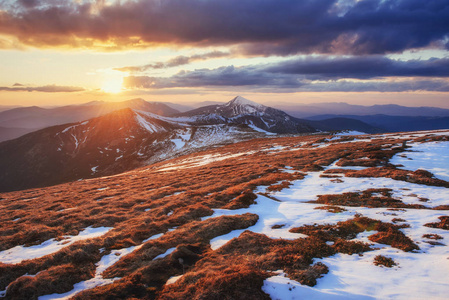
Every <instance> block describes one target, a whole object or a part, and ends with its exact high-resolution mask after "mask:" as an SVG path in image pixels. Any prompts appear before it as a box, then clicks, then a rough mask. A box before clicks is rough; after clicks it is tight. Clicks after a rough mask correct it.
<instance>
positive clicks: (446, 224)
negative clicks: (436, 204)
mask: <svg viewBox="0 0 449 300" xmlns="http://www.w3.org/2000/svg"><path fill="white" fill-rule="evenodd" d="M438 219H440V222H434V223H427V224H424V226H427V227H431V228H439V229H444V230H449V216H441V217H438Z"/></svg>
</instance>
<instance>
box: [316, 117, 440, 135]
mask: <svg viewBox="0 0 449 300" xmlns="http://www.w3.org/2000/svg"><path fill="white" fill-rule="evenodd" d="M330 118H350V119H353V120H359V121H362V122H365V123H367V124H370V125H372V126H374V127H378V128H382V129H384V131H389V132H397V131H415V130H435V129H448V128H449V117H423V116H420V117H410V116H408V117H407V116H386V115H371V116H357V115H318V116H313V117H310V118H307V119H309V120H315V121H320V122H323V120H326V119H330Z"/></svg>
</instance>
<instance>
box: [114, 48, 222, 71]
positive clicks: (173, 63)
mask: <svg viewBox="0 0 449 300" xmlns="http://www.w3.org/2000/svg"><path fill="white" fill-rule="evenodd" d="M229 55H230V54H229V52H222V51H212V52H208V53H205V54H196V55H192V56H184V55H180V56H176V57H174V58H172V59H170V60H168V61H166V62H155V63H151V64H147V65H143V66H131V67H122V68H115V69H114V70H117V71H122V72H131V73H138V72H145V71H147V70H151V69H166V68H172V67H178V66H182V65H187V64H190V63H192V62H194V61H200V60H207V59H211V58H220V57H226V56H229Z"/></svg>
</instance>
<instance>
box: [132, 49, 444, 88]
mask: <svg viewBox="0 0 449 300" xmlns="http://www.w3.org/2000/svg"><path fill="white" fill-rule="evenodd" d="M429 77H430V78H429ZM447 77H449V59H429V60H410V61H399V60H392V59H388V58H385V57H380V56H369V57H346V58H333V59H330V58H326V57H310V58H307V59H304V58H301V59H294V60H288V61H284V62H280V63H273V64H269V65H267V64H265V65H255V66H244V67H234V66H228V67H220V68H216V69H198V70H194V71H181V72H179V73H178V74H176V75H174V76H171V77H150V76H129V77H127V78H125V80H124V85H125V86H126V87H127V88H131V89H132V88H140V89H162V88H178V87H231V88H232V87H234V88H235V87H244V88H251V89H266V88H268V89H270V91H273V90H276V91H281V90H287V89H293V90H305V91H359V92H361V91H418V90H424V91H443V92H446V91H449V80H448V79H446V78H447Z"/></svg>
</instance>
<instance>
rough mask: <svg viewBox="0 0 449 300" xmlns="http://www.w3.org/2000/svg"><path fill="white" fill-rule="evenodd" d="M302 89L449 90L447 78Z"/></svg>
mask: <svg viewBox="0 0 449 300" xmlns="http://www.w3.org/2000/svg"><path fill="white" fill-rule="evenodd" d="M301 91H305V92H307V91H310V92H415V91H428V92H449V82H448V81H446V80H406V81H391V82H389V81H375V80H372V81H369V82H353V81H344V80H343V81H329V82H324V83H313V84H308V85H304V86H303V87H302V88H301Z"/></svg>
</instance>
